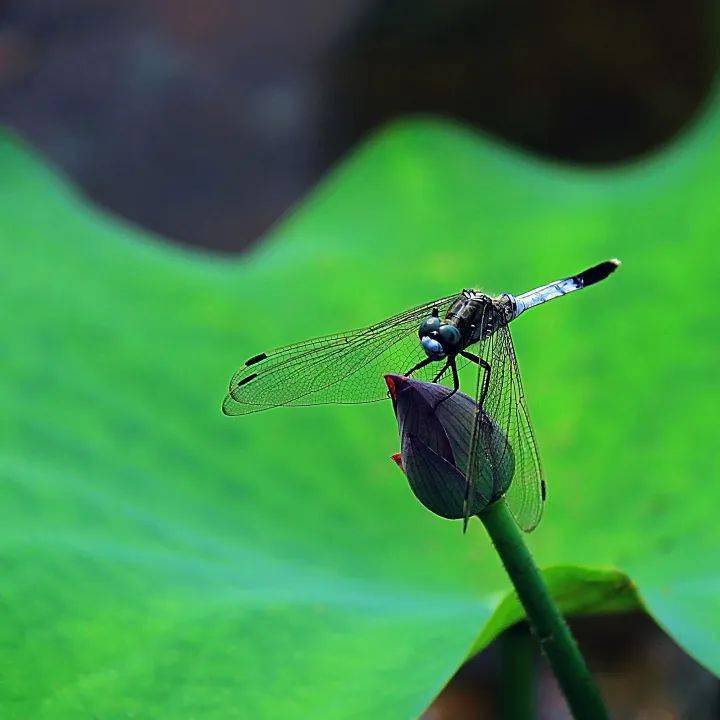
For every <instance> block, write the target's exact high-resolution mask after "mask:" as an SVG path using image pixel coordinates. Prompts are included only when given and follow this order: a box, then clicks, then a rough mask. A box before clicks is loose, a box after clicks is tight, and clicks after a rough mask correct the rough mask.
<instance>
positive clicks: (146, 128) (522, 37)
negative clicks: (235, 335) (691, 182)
mask: <svg viewBox="0 0 720 720" xmlns="http://www.w3.org/2000/svg"><path fill="white" fill-rule="evenodd" d="M713 7H714V5H713V4H710V3H707V4H705V3H702V2H699V1H698V0H689V1H688V2H684V3H681V4H680V3H677V2H671V1H670V0H654V1H651V0H647V1H642V0H574V1H573V0H553V1H550V0H544V1H540V0H504V1H501V0H486V1H485V2H482V3H480V2H471V1H470V0H445V2H442V3H438V2H428V1H427V0H414V1H411V0H389V1H386V2H372V1H371V0H338V1H337V2H334V3H329V2H321V1H320V0H304V1H303V2H288V1H287V0H268V1H266V2H264V3H247V2H246V3H242V2H231V0H206V1H205V2H203V3H197V2H193V1H192V0H173V1H172V2H171V1H170V0H122V1H121V0H102V1H101V0H63V2H57V1H56V0H16V1H10V2H7V1H6V2H4V3H2V2H0V8H1V9H0V121H1V122H4V123H5V124H8V125H10V126H12V127H14V128H16V129H17V130H19V131H20V132H21V133H22V134H23V135H24V136H25V137H26V138H27V139H28V140H29V141H30V142H32V144H33V145H35V146H36V147H38V148H39V149H40V150H41V151H42V152H43V153H44V154H45V155H46V156H47V157H49V158H51V159H52V160H53V161H54V162H55V163H56V164H57V165H59V166H60V167H61V168H63V169H64V170H65V172H67V173H68V174H69V175H71V176H72V177H73V179H74V180H75V181H76V182H78V183H79V184H80V185H81V186H82V187H83V188H84V190H85V191H86V192H87V194H89V195H90V196H91V197H92V198H93V199H94V200H95V201H97V202H98V203H100V204H102V205H104V206H106V207H108V208H110V209H112V210H113V211H115V212H117V213H119V214H121V215H124V216H125V217H127V218H130V219H132V220H134V221H136V222H138V223H140V224H142V225H144V226H145V227H148V228H151V229H153V230H155V231H157V232H159V233H162V234H163V235H166V236H168V237H171V238H175V239H177V240H179V241H181V242H184V243H191V244H196V245H204V246H208V247H214V248H221V249H224V250H233V251H237V250H241V249H243V248H244V247H245V246H247V245H249V244H251V243H252V242H254V241H255V240H256V239H257V238H258V237H259V236H260V235H262V233H264V232H265V231H266V230H267V229H268V227H270V226H271V225H272V224H273V223H274V222H275V221H276V220H277V219H278V218H279V217H280V216H281V215H282V214H283V213H284V212H285V211H286V210H287V209H288V207H290V206H291V205H292V204H294V203H295V202H297V201H298V199H299V198H301V197H302V196H303V195H304V193H306V192H307V190H308V189H309V188H310V187H312V185H313V184H314V183H315V182H316V181H317V179H318V178H319V177H320V176H321V175H322V173H323V172H325V171H326V170H327V168H328V167H329V166H330V165H331V164H332V163H333V162H335V161H336V160H337V159H338V158H339V157H340V156H341V155H342V154H343V153H345V152H346V151H347V150H348V149H349V148H350V147H352V146H353V145H354V144H356V143H357V141H358V140H359V139H360V138H362V137H363V136H365V135H366V134H367V133H368V131H370V130H371V129H372V128H374V127H377V126H378V125H380V124H382V123H383V122H386V121H388V120H390V119H392V118H395V117H397V116H400V115H406V114H408V113H433V114H437V115H443V116H448V117H452V118H458V119H461V120H464V121H467V122H470V123H472V124H473V125H475V126H476V127H478V128H480V129H482V130H483V131H485V132H488V133H491V134H492V135H495V136H496V137H498V138H502V139H503V140H505V141H507V142H511V143H515V144H518V145H520V146H522V147H525V148H528V149H530V150H533V151H536V152H539V153H542V154H545V155H548V156H552V157H555V158H559V159H562V160H566V161H572V162H579V163H594V164H602V163H614V162H618V161H620V160H624V159H626V158H633V157H637V156H639V155H642V154H643V153H647V152H649V151H651V150H652V149H654V148H656V147H658V145H661V144H662V143H664V142H667V141H668V140H669V139H671V138H672V137H673V135H674V134H675V133H677V132H678V130H680V129H681V128H682V127H683V125H684V124H685V123H687V122H688V121H689V120H690V119H691V118H692V116H693V114H694V113H695V112H696V111H697V110H698V108H699V106H700V105H701V103H702V101H703V98H704V97H705V96H706V94H707V92H708V88H709V86H710V83H711V81H712V77H713V74H714V72H715V69H716V65H717V58H716V50H717V48H715V47H714V46H713V43H712V39H713V34H712V28H713V26H714V22H715V18H714V17H713V16H712V15H713V14H714V10H710V9H709V8H713ZM715 37H717V34H715Z"/></svg>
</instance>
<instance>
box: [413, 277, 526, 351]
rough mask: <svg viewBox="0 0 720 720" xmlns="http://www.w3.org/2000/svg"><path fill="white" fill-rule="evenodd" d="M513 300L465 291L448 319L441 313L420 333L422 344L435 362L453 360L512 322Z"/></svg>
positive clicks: (419, 331) (424, 326)
mask: <svg viewBox="0 0 720 720" xmlns="http://www.w3.org/2000/svg"><path fill="white" fill-rule="evenodd" d="M512 311H513V307H512V298H511V297H510V296H509V295H501V296H500V297H497V298H493V297H490V296H489V295H485V294H484V293H481V292H478V291H477V290H463V291H462V293H460V295H459V296H458V298H457V300H455V302H454V303H453V304H452V305H451V306H450V309H449V310H448V312H447V314H446V315H445V318H444V319H440V317H439V316H438V313H437V311H433V315H432V316H431V317H429V318H427V320H424V321H423V322H422V324H421V325H420V328H419V330H418V335H419V337H420V344H421V345H422V348H423V350H424V351H425V354H426V355H427V356H428V357H429V358H430V359H431V360H443V359H445V358H446V357H453V356H454V355H457V353H459V352H461V351H462V350H464V349H465V348H466V347H468V345H472V344H473V343H476V342H478V341H479V340H484V339H485V338H487V337H490V335H492V334H493V333H494V332H495V331H496V330H497V329H498V328H500V327H502V326H503V325H507V323H508V322H510V320H511V318H512Z"/></svg>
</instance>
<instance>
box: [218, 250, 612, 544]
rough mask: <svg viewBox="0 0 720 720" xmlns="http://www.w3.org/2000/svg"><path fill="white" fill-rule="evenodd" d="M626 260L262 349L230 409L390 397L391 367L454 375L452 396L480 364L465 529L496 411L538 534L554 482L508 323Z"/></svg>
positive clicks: (509, 496) (517, 491)
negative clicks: (465, 373) (521, 289)
mask: <svg viewBox="0 0 720 720" xmlns="http://www.w3.org/2000/svg"><path fill="white" fill-rule="evenodd" d="M619 265H620V261H619V260H616V259H612V260H606V261H604V262H601V263H599V264H597V265H594V266H592V267H590V268H588V269H586V270H583V271H582V272H580V273H577V274H576V275H571V276H569V277H566V278H564V279H562V280H556V281H554V282H550V283H547V284H545V285H541V286H540V287H537V288H535V289H534V290H530V291H528V292H525V293H522V294H519V295H512V294H510V293H507V292H505V293H501V294H499V295H495V296H493V295H488V294H486V293H484V292H481V291H480V290H462V291H461V292H460V293H455V294H453V295H448V296H447V297H442V298H437V299H435V300H431V301H430V302H426V303H423V304H422V305H418V306H416V307H413V308H411V309H410V310H406V311H405V312H402V313H400V314H399V315H395V316H394V317H390V318H387V319H385V320H382V321H380V322H377V323H375V324H373V325H369V326H368V327H364V328H360V329H357V330H351V331H347V332H341V333H336V334H333V335H325V336H322V337H317V338H313V339H310V340H305V341H302V342H298V343H294V344H292V345H285V346H284V347H280V348H276V349H275V350H268V351H266V352H261V353H259V354H257V355H253V356H252V357H251V358H249V359H248V360H246V361H245V363H244V364H243V365H242V366H241V367H240V369H238V370H237V372H235V373H234V375H233V376H232V378H231V380H230V385H229V388H228V393H227V395H226V397H225V400H224V402H223V405H222V410H223V412H224V413H225V414H226V415H246V414H249V413H254V412H258V411H261V410H267V409H269V408H275V407H280V406H307V405H319V404H327V403H339V404H345V403H368V402H374V401H377V400H383V399H385V398H387V396H388V392H387V386H386V384H385V380H384V376H385V375H386V374H387V373H398V374H403V375H406V376H414V377H416V378H418V379H421V380H425V381H429V382H436V383H437V382H445V383H452V391H451V393H450V395H451V394H452V393H455V392H457V391H458V390H459V388H460V374H459V372H458V369H461V368H462V367H463V366H465V365H474V366H476V367H477V374H476V376H475V377H476V382H475V387H474V399H475V402H476V407H477V411H476V413H475V417H474V422H473V427H472V435H471V451H470V454H469V459H468V466H467V470H466V473H465V475H466V478H467V486H466V491H465V503H464V507H465V517H464V521H463V528H464V529H465V528H467V523H468V515H469V513H468V508H469V507H471V506H472V500H473V495H474V490H475V488H474V487H473V485H474V483H473V482H472V480H471V478H472V477H479V473H478V472H476V471H477V469H478V468H479V465H480V463H483V462H485V463H489V462H492V460H491V456H492V453H491V452H490V450H488V445H489V439H488V437H487V434H488V433H487V428H488V427H491V423H488V422H487V418H491V419H492V420H493V421H494V423H496V425H497V426H498V427H499V428H500V429H501V430H502V432H503V433H504V435H505V437H507V440H508V443H507V446H508V447H509V448H510V449H511V451H512V452H513V454H514V473H513V477H512V481H511V482H510V485H509V488H508V490H507V493H506V496H505V497H506V500H507V502H508V506H509V508H510V510H511V512H512V514H513V516H514V518H515V521H516V522H517V524H518V525H519V526H520V527H521V528H522V529H523V530H525V531H526V532H530V531H531V530H533V529H534V528H535V527H536V526H537V525H538V523H539V522H540V518H541V516H542V512H543V507H544V504H545V499H546V494H547V493H546V483H545V478H544V473H543V469H542V465H541V463H540V456H539V452H538V449H537V443H536V440H535V434H534V431H533V428H532V424H531V422H530V415H529V412H528V407H527V402H526V399H525V393H524V391H523V386H522V382H521V379H520V371H519V368H518V363H517V357H516V354H515V348H514V345H513V340H512V336H511V334H510V328H509V325H510V323H511V322H512V321H513V320H515V319H517V318H518V317H519V316H520V315H522V314H523V313H524V312H525V311H526V310H529V309H530V308H533V307H536V306H538V305H542V304H543V303H546V302H548V301H549V300H553V299H555V298H559V297H562V296H563V295H567V294H569V293H572V292H575V291H576V290H581V289H583V288H586V287H589V286H591V285H595V284H596V283H598V282H600V281H601V280H604V279H605V278H607V277H608V276H609V275H610V274H611V273H613V272H614V271H615V270H616V269H617V268H618V266H619ZM443 401H444V400H443ZM496 462H497V460H496ZM500 464H501V463H500V462H497V465H498V466H499V465H500Z"/></svg>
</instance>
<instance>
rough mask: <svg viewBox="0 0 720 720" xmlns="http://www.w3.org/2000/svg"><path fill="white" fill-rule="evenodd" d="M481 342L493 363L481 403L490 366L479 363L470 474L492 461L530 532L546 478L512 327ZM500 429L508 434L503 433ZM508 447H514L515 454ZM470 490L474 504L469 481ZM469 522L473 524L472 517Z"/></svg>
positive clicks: (502, 486) (502, 488)
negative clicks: (531, 420) (526, 397)
mask: <svg viewBox="0 0 720 720" xmlns="http://www.w3.org/2000/svg"><path fill="white" fill-rule="evenodd" d="M479 348H480V351H479V353H478V354H479V355H480V357H482V358H483V359H484V360H485V361H487V363H489V365H490V380H489V384H488V386H487V390H486V394H485V397H484V399H483V401H482V408H480V405H479V403H480V400H481V399H482V395H483V380H484V377H485V370H484V369H483V368H482V367H480V368H478V370H479V372H478V383H477V388H476V397H477V399H478V412H477V414H476V417H475V423H474V426H473V442H472V446H471V457H470V459H469V460H468V467H469V469H470V471H469V473H468V477H480V474H479V472H478V470H479V468H480V465H481V464H483V463H484V464H486V467H489V468H490V469H491V472H492V473H493V480H494V485H495V487H496V489H497V491H498V492H500V493H503V492H504V493H505V498H506V500H507V503H508V507H509V508H510V512H511V513H512V514H513V517H514V518H515V521H516V522H517V524H518V525H519V526H520V527H521V528H522V529H523V530H525V531H526V532H530V531H531V530H533V529H534V528H535V527H536V526H537V524H538V523H539V522H540V517H541V516H542V511H543V505H544V502H545V480H544V478H543V471H542V466H541V464H540V457H539V454H538V450H537V445H536V443H535V435H534V433H533V429H532V425H531V423H530V415H529V413H528V408H527V403H526V401H525V394H524V392H523V387H522V382H521V380H520V370H519V368H518V364H517V358H516V356H515V348H514V346H513V341H512V336H511V335H510V329H509V328H508V327H507V326H504V327H502V328H500V329H499V330H497V331H496V332H495V333H493V335H491V336H490V337H489V338H488V339H486V340H484V341H483V342H482V343H481V344H480V346H479ZM498 429H499V430H500V432H501V433H502V435H498V433H497V430H498ZM503 436H504V438H506V441H504V440H502V441H499V439H498V438H502V437H503ZM507 453H512V458H509V457H508V456H507ZM508 467H510V468H514V469H513V470H512V478H511V480H510V478H506V477H505V474H506V473H507V468H508ZM508 481H509V482H510V485H509V487H507V483H508ZM467 494H468V504H467V506H466V507H472V496H473V494H474V488H473V487H472V486H468V493H467ZM465 522H466V524H467V518H466V519H465Z"/></svg>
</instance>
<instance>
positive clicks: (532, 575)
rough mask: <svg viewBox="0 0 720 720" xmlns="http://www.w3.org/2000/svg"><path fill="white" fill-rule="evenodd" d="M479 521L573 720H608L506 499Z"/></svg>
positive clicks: (593, 683) (487, 511) (488, 510)
mask: <svg viewBox="0 0 720 720" xmlns="http://www.w3.org/2000/svg"><path fill="white" fill-rule="evenodd" d="M479 518H480V520H482V523H483V525H485V529H486V530H487V532H488V535H490V539H491V540H492V542H493V545H494V546H495V549H496V550H497V551H498V554H499V555H500V558H501V560H502V562H503V565H504V566H505V570H506V571H507V574H508V575H509V576H510V580H511V581H512V583H513V585H514V586H515V590H516V592H517V594H518V597H519V598H520V602H521V603H522V605H523V607H524V608H525V613H526V614H527V619H528V622H529V624H530V627H531V629H532V631H533V634H534V635H535V636H536V638H537V639H538V641H539V642H540V647H541V648H542V649H543V652H544V653H545V655H546V657H547V659H548V661H549V662H550V667H551V668H552V670H553V673H554V674H555V677H556V678H557V681H558V684H559V685H560V688H561V690H562V692H563V694H564V695H565V699H566V700H567V703H568V706H569V707H570V710H571V712H572V714H573V717H574V718H576V720H608V718H609V715H608V713H607V710H606V709H605V706H604V704H603V701H602V698H601V697H600V691H599V690H598V688H597V685H596V684H595V681H594V680H593V677H592V675H590V671H589V670H588V668H587V665H586V664H585V660H584V659H583V656H582V655H581V654H580V650H579V649H578V646H577V643H576V642H575V638H573V636H572V634H571V633H570V628H569V627H568V626H567V623H566V622H565V620H564V619H563V617H562V615H561V614H560V611H559V610H558V608H557V606H556V605H555V603H554V602H553V601H552V598H551V597H550V593H549V591H548V588H547V585H546V584H545V581H544V580H543V577H542V575H541V574H540V571H539V570H538V567H537V565H536V564H535V561H534V560H533V557H532V555H531V554H530V551H529V550H528V548H527V545H525V541H524V539H523V536H522V533H521V531H520V529H519V528H518V526H517V525H516V524H515V521H514V520H513V517H512V515H511V514H510V511H509V510H508V507H507V505H506V503H505V500H503V499H500V500H498V501H497V502H494V503H492V504H491V505H488V507H486V508H485V509H484V510H483V511H482V512H481V513H480V514H479Z"/></svg>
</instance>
